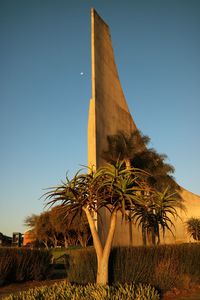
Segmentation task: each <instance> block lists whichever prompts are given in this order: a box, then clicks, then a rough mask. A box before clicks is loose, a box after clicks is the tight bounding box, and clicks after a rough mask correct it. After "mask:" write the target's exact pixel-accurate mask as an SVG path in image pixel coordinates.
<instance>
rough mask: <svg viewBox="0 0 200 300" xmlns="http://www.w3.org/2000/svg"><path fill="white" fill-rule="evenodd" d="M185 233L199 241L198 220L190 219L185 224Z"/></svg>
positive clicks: (199, 221)
mask: <svg viewBox="0 0 200 300" xmlns="http://www.w3.org/2000/svg"><path fill="white" fill-rule="evenodd" d="M186 224H187V231H188V233H189V234H190V235H191V236H192V237H193V239H194V240H196V241H200V219H198V218H190V219H189V220H187V222H186Z"/></svg>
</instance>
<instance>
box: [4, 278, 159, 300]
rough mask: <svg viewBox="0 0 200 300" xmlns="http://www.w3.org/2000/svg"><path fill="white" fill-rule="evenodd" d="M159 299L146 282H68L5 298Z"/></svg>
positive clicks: (15, 299) (11, 299)
mask: <svg viewBox="0 0 200 300" xmlns="http://www.w3.org/2000/svg"><path fill="white" fill-rule="evenodd" d="M35 299H37V300H49V299H51V300H159V299H160V296H159V293H158V291H157V290H155V288H153V287H151V286H150V285H145V284H139V285H137V284H134V283H131V284H124V285H121V284H117V285H113V286H108V285H106V286H102V285H96V284H87V285H85V286H77V285H72V284H70V283H67V282H62V283H58V284H54V285H52V286H49V287H47V286H45V287H41V288H35V289H31V290H29V291H27V292H21V293H19V295H10V296H8V297H5V298H4V300H35Z"/></svg>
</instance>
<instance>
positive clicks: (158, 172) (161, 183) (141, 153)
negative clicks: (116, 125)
mask: <svg viewBox="0 0 200 300" xmlns="http://www.w3.org/2000/svg"><path fill="white" fill-rule="evenodd" d="M107 142H108V143H107V145H108V147H107V151H104V152H103V153H102V157H103V158H104V159H105V160H106V161H108V162H110V163H112V164H115V163H116V161H117V160H126V161H129V165H130V166H132V167H133V166H134V167H135V168H140V169H142V170H144V171H146V172H148V173H149V174H151V175H150V176H149V178H148V182H149V184H150V185H151V186H152V187H154V188H155V189H157V190H159V191H163V190H164V189H166V187H170V188H171V190H172V192H173V191H174V190H175V189H179V186H178V185H177V184H176V182H175V181H174V179H173V177H172V174H173V173H174V167H173V166H172V165H170V164H168V163H166V159H167V156H166V155H165V154H159V153H157V152H156V150H155V149H152V148H150V149H149V148H147V145H148V144H149V142H150V138H149V137H148V136H145V135H143V134H142V133H141V132H140V131H138V130H135V131H133V132H132V133H131V134H130V135H129V136H128V135H127V134H126V133H124V132H120V131H119V132H118V133H117V134H115V135H110V136H108V137H107Z"/></svg>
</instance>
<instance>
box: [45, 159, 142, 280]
mask: <svg viewBox="0 0 200 300" xmlns="http://www.w3.org/2000/svg"><path fill="white" fill-rule="evenodd" d="M145 176H146V174H145V173H144V172H143V171H142V170H139V169H127V168H124V162H118V163H117V164H116V165H111V164H107V165H106V166H105V167H101V168H99V169H98V170H97V171H96V172H94V171H93V170H91V171H90V172H89V173H87V174H81V173H80V172H78V173H77V174H76V175H75V176H74V178H72V179H71V180H69V179H68V178H66V182H63V183H62V184H61V185H59V186H58V187H56V188H52V189H51V190H50V191H49V192H48V193H46V194H45V197H46V200H47V201H48V204H49V205H53V204H55V203H56V204H57V203H58V201H60V204H61V206H62V209H63V212H64V213H65V215H66V216H67V215H69V214H74V213H75V212H76V213H79V214H81V213H85V215H86V217H87V220H88V223H89V226H90V230H91V234H92V237H93V243H94V248H95V251H96V255H97V279H96V281H97V283H98V284H107V283H108V260H109V256H110V251H111V246H112V241H113V237H114V233H115V228H116V222H117V216H118V213H119V212H120V213H121V214H122V216H125V215H127V214H129V212H130V211H134V209H135V203H139V201H140V197H139V195H140V194H141V193H145V192H146V191H147V185H146V181H145V179H144V177H145ZM101 208H105V209H107V210H108V211H109V212H110V226H109V230H108V234H107V239H106V242H105V245H104V246H103V245H102V243H101V240H100V237H99V234H98V231H97V229H96V226H95V218H94V213H97V214H98V213H99V210H100V209H101Z"/></svg>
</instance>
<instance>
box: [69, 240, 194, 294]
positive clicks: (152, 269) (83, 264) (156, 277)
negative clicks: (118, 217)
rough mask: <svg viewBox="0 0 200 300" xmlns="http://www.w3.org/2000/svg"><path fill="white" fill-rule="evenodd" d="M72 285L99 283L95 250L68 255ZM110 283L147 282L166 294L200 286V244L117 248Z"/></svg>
mask: <svg viewBox="0 0 200 300" xmlns="http://www.w3.org/2000/svg"><path fill="white" fill-rule="evenodd" d="M65 265H66V269H67V278H68V280H69V281H71V282H76V283H79V284H80V283H84V284H85V283H88V282H92V283H94V282H95V278H96V255H95V251H94V249H92V248H89V249H82V250H71V251H67V253H66V254H65ZM109 281H110V283H117V282H120V283H125V282H126V283H131V282H136V283H147V284H151V285H153V286H156V287H157V288H159V289H160V290H162V291H166V290H169V289H171V288H173V287H177V288H188V287H189V286H190V284H196V283H200V244H198V243H197V244H180V245H163V246H157V247H118V248H113V249H112V252H111V255H110V262H109Z"/></svg>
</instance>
